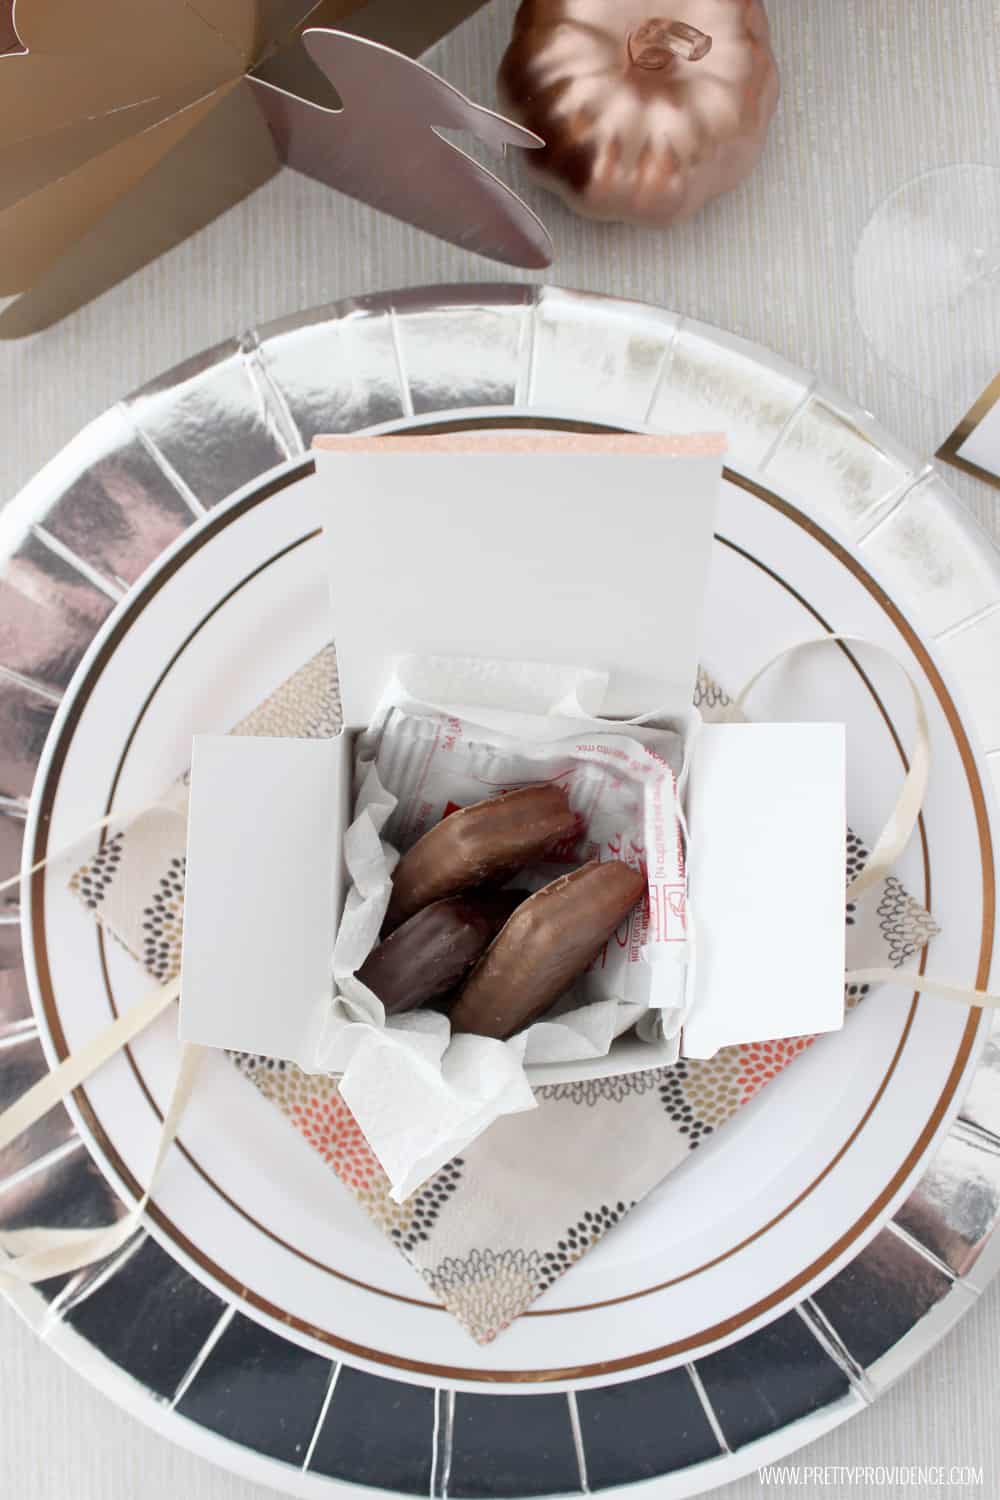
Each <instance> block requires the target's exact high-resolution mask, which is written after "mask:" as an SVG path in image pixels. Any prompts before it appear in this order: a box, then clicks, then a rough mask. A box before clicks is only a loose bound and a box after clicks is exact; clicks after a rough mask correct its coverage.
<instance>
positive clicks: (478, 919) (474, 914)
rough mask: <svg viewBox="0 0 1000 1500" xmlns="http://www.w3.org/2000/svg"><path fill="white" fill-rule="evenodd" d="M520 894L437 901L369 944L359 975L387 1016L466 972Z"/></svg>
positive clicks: (424, 998)
mask: <svg viewBox="0 0 1000 1500" xmlns="http://www.w3.org/2000/svg"><path fill="white" fill-rule="evenodd" d="M524 898H525V892H524V891H495V890H489V891H470V892H469V894H468V895H464V896H449V897H447V898H446V899H445V900H443V901H435V902H433V903H432V904H431V905H430V906H425V907H424V908H423V910H422V911H418V912H417V913H416V915H415V916H412V917H410V919H409V921H407V922H404V923H403V925H402V926H401V927H397V928H396V931H395V932H394V933H393V934H392V935H391V936H390V937H387V938H386V939H385V940H384V941H383V942H381V943H379V945H378V947H377V948H373V949H372V951H371V953H370V954H369V955H368V957H367V958H366V959H365V961H364V963H363V964H362V965H361V968H360V969H359V970H358V978H359V979H360V980H361V982H362V983H363V984H366V985H367V986H368V988H369V989H370V990H373V991H374V993H375V994H376V995H377V996H378V997H379V999H380V1000H381V1002H382V1004H383V1005H384V1006H385V1009H386V1013H387V1014H388V1015H390V1016H392V1015H398V1014H399V1013H400V1012H401V1011H404V1010H413V1008H414V1006H417V1005H423V1004H424V1003H425V1002H426V1001H428V1000H434V999H436V998H437V997H438V996H439V995H444V994H446V993H447V991H448V990H450V989H452V988H453V986H455V985H456V984H458V983H459V981H460V980H461V979H462V978H463V976H464V975H465V974H467V973H468V971H469V970H470V969H471V968H472V965H473V964H474V963H475V962H476V960H477V959H478V958H480V957H481V956H482V954H483V953H484V952H485V951H486V949H487V948H488V947H489V945H490V943H491V942H492V941H493V939H494V938H495V937H496V935H497V933H498V932H499V931H500V929H501V927H502V926H503V924H504V923H505V922H506V920H507V918H508V917H509V916H510V914H511V912H512V911H514V909H515V908H516V907H517V906H518V905H519V904H520V903H521V902H522V901H523V900H524Z"/></svg>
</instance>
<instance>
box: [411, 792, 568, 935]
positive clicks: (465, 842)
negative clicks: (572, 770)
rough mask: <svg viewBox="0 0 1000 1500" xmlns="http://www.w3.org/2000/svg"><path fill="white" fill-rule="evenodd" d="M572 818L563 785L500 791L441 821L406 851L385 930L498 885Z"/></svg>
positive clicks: (564, 833)
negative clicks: (449, 899) (463, 894)
mask: <svg viewBox="0 0 1000 1500" xmlns="http://www.w3.org/2000/svg"><path fill="white" fill-rule="evenodd" d="M575 828H576V816H575V814H574V813H573V811H572V809H571V808H570V805H569V799H568V797H567V796H566V793H565V791H564V790H563V788H562V787H561V786H529V787H523V788H522V789H521V790H520V791H517V792H503V793H502V794H501V795H500V796H499V797H488V798H487V799H486V801H485V802H475V803H473V804H472V806H471V807H463V808H460V809H459V811H458V812H453V813H452V814H451V815H450V817H447V818H443V819H442V820H441V822H440V823H438V824H436V825H435V827H433V828H431V829H429V830H428V832H427V833H425V834H424V836H423V838H421V839H418V840H417V842H416V843H415V844H414V845H413V848H412V849H409V850H407V852H406V853H405V854H404V855H403V857H402V859H401V860H400V861H399V864H398V865H397V866H396V869H395V872H394V873H393V877H392V899H391V900H390V902H389V910H388V911H387V912H386V917H385V927H384V928H383V931H385V932H391V931H392V930H393V928H394V927H398V926H399V924H400V922H405V921H406V918H407V917H410V916H412V915H413V913H414V912H417V911H420V909H421V907H424V906H429V905H430V904H431V902H432V901H440V900H442V898H443V897H445V896H454V895H457V894H458V892H459V891H466V890H469V889H470V887H472V886H477V885H486V884H491V885H502V884H503V883H504V881H505V880H509V879H510V878H511V876H512V875H516V874H517V872H518V870H520V869H522V868H523V866H524V865H528V864H531V863H532V862H533V861H534V860H537V859H540V858H541V856H542V855H543V854H544V853H545V851H546V850H547V849H549V848H551V847H552V845H553V844H558V843H559V842H560V841H561V840H562V839H566V838H569V837H570V835H571V834H572V833H573V832H574V830H575Z"/></svg>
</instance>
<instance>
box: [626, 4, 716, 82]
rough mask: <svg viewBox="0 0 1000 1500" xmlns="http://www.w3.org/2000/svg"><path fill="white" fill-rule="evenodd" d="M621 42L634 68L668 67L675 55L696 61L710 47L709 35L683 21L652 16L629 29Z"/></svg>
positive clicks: (671, 64) (685, 60) (688, 60)
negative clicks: (634, 27)
mask: <svg viewBox="0 0 1000 1500" xmlns="http://www.w3.org/2000/svg"><path fill="white" fill-rule="evenodd" d="M625 45H626V46H627V47H628V55H629V58H630V60H631V61H632V62H633V63H634V64H635V66H636V67H637V68H649V69H655V68H669V67H672V66H673V64H674V62H675V60H676V59H677V58H682V59H683V61H684V62H700V61H701V59H702V58H703V57H705V56H706V55H707V53H708V52H710V51H711V47H712V38H711V37H710V36H708V35H707V34H706V33H705V32H704V31H699V30H698V28H697V27H696V26H689V25H688V24H687V22H686V21H665V20H663V19H662V18H661V17H660V16H652V17H651V18H650V19H649V20H648V21H643V23H642V25H641V26H637V27H636V29H635V30H634V31H630V32H629V34H628V36H627V38H626V42H625Z"/></svg>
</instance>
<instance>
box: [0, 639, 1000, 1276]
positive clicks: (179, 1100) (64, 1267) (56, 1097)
mask: <svg viewBox="0 0 1000 1500" xmlns="http://www.w3.org/2000/svg"><path fill="white" fill-rule="evenodd" d="M846 641H851V642H854V643H856V644H859V645H863V646H865V647H867V648H868V649H871V650H875V651H878V652H879V653H880V654H882V655H884V656H886V657H887V658H888V659H889V661H891V662H892V664H893V665H894V666H896V667H897V668H898V669H899V670H900V671H901V672H902V673H903V674H904V676H905V677H906V680H907V683H908V684H909V687H910V690H911V692H912V694H913V702H914V708H915V711H916V725H917V736H916V744H915V746H914V749H913V752H912V755H911V758H910V767H909V770H908V771H907V773H906V776H905V778H904V780H903V786H902V789H901V791H900V794H899V797H898V798H897V800H896V805H895V806H894V808H893V810H892V812H891V813H890V815H889V819H888V821H887V823H886V825H885V827H884V828H883V830H882V832H881V834H880V835H879V838H878V839H877V841H876V843H875V847H874V849H873V850H872V853H871V855H870V857H869V860H868V863H867V864H866V865H865V867H864V869H863V870H862V871H861V873H860V875H858V876H857V877H856V879H854V880H853V881H851V883H850V885H849V886H848V887H847V899H848V900H852V899H853V898H854V897H855V896H857V895H859V894H860V892H862V891H864V890H866V889H868V887H870V886H872V885H875V884H876V883H877V882H878V881H879V880H880V879H881V878H882V877H883V876H884V875H885V874H886V872H887V871H888V870H889V869H890V868H891V866H892V865H893V864H894V863H895V861H896V859H897V858H898V856H899V855H900V854H901V853H902V851H903V849H904V848H905V847H906V844H907V842H908V840H909V838H910V835H911V834H912V832H913V829H914V828H915V826H916V823H917V819H918V817H919V816H920V808H921V806H922V804H923V799H924V793H925V791H926V788H927V779H928V774H929V770H930V731H929V726H928V722H927V715H926V712H925V710H924V705H923V700H922V699H921V697H920V691H919V689H918V687H917V685H916V682H915V681H914V679H913V677H912V676H911V675H910V673H909V672H908V671H907V669H906V668H905V667H904V666H903V664H902V662H901V661H900V660H899V658H898V657H897V656H895V655H894V653H893V652H891V651H889V650H888V649H887V648H886V647H884V646H879V645H878V644H877V643H875V642H874V641H866V640H865V639H864V637H862V636H856V635H824V636H817V637H813V638H811V639H809V640H805V641H799V642H797V643H796V644H795V645H792V646H786V647H785V648H784V650H782V651H780V652H778V653H777V655H776V656H773V657H772V658H771V660H770V661H767V662H765V663H764V665H763V666H762V667H761V668H760V670H759V671H757V672H755V673H754V675H753V676H752V677H751V678H750V680H749V682H747V683H746V685H745V686H744V687H743V689H742V691H741V692H740V693H739V694H738V695H737V697H736V698H735V699H734V700H733V701H734V707H735V708H736V709H737V710H741V709H742V705H743V703H744V702H745V700H746V698H747V696H748V695H749V693H750V692H751V690H752V689H753V688H754V687H755V686H756V684H757V683H758V682H759V681H760V679H761V677H763V676H764V674H765V673H766V672H768V671H770V669H771V668H772V667H773V666H775V665H777V663H778V662H779V661H781V660H782V659H783V658H784V657H786V656H791V655H793V654H794V653H795V652H798V651H802V650H804V649H805V648H806V647H809V646H817V645H824V644H829V643H830V642H846ZM119 818H120V815H116V816H115V821H118V819H119ZM111 821H112V818H111V817H108V818H105V819H103V820H102V822H101V823H99V824H96V825H95V827H94V828H93V829H91V830H88V832H96V831H97V830H98V829H99V828H102V827H105V826H106V825H107V824H108V823H109V822H111ZM85 836H86V835H84V837H85ZM45 863H46V861H45V860H41V861H39V863H38V864H37V865H35V866H33V870H37V869H40V868H41V867H42V865H44V864H45ZM20 878H21V877H20V876H15V877H13V880H12V881H5V882H2V883H0V890H2V889H3V888H4V886H5V885H10V884H13V883H16V881H17V880H18V879H20ZM844 980H845V983H847V984H880V983H884V984H903V985H905V986H906V987H907V988H908V989H912V990H916V991H919V992H921V993H928V994H933V995H939V996H941V997H942V998H944V999H946V1000H953V1001H957V1002H959V1003H960V1004H963V1005H966V1006H973V1007H984V1008H991V1009H995V1008H998V1007H1000V994H992V993H989V992H988V991H985V990H972V989H969V988H968V987H967V986H965V985H959V984H952V983H949V982H948V981H945V980H938V979H932V978H928V976H926V975H923V974H914V973H910V972H907V971H906V970H900V969H892V968H874V969H849V970H848V971H847V972H846V974H845V975H844ZM179 994H180V980H179V979H175V980H173V981H172V982H171V983H170V984H168V985H165V986H162V987H158V988H157V989H156V990H154V991H153V992H152V993H151V994H149V995H147V996H146V998H145V999H144V1000H141V1001H140V1002H139V1004H138V1005H136V1006H133V1007H132V1009H131V1010H129V1011H127V1012H126V1013H125V1015H123V1016H120V1017H119V1018H118V1019H117V1020H116V1021H114V1022H113V1023H112V1025H110V1026H109V1027H107V1029H106V1030H105V1031H103V1032H101V1033H100V1035H99V1036H96V1037H94V1038H93V1040H92V1041H90V1042H88V1043H87V1044H86V1045H85V1046H84V1047H82V1048H81V1049H80V1050H79V1052H76V1053H74V1054H73V1055H72V1056H70V1057H67V1058H66V1059H65V1060H64V1061H63V1062H61V1063H60V1064H59V1065H58V1067H56V1068H54V1069H53V1070H52V1072H51V1073H49V1074H48V1075H47V1076H46V1077H45V1078H43V1079H41V1080H40V1081H39V1082H38V1083H36V1084H35V1085H34V1087H33V1088H30V1089H29V1090H28V1092H27V1093H26V1094H24V1095H23V1096H22V1098H20V1099H19V1100H18V1101H17V1103H16V1104H13V1105H11V1107H10V1108H9V1109H8V1110H6V1111H5V1112H4V1114H2V1115H0V1150H2V1149H3V1147H4V1146H7V1145H9V1144H10V1142H11V1141H12V1140H14V1138H15V1137H16V1136H17V1135H19V1134H20V1132H21V1131H23V1130H27V1129H28V1127H29V1126H30V1125H33V1124H34V1123H35V1122H36V1121H37V1120H40V1119H41V1118H42V1116H43V1115H44V1114H46V1113H47V1112H48V1110H50V1109H51V1108H52V1107H53V1106H54V1105H55V1104H57V1103H59V1102H60V1100H62V1099H65V1098H66V1096H67V1095H68V1094H71V1093H72V1092H73V1090H74V1089H75V1088H77V1087H78V1085H79V1084H81V1083H82V1082H83V1081H84V1079H86V1078H89V1077H90V1076H91V1074H92V1073H95V1072H96V1071H97V1070H98V1068H100V1067H101V1066H102V1065H103V1064H104V1063H105V1062H108V1061H109V1060H110V1059H111V1058H112V1057H114V1056H115V1054H116V1053H117V1052H119V1051H120V1050H121V1048H122V1047H125V1046H127V1045H128V1043H129V1042H130V1041H132V1040H133V1039H134V1038H135V1037H137V1036H138V1035H139V1034H140V1033H141V1032H142V1031H144V1030H145V1029H146V1028H147V1027H148V1026H150V1025H151V1024H152V1023H153V1021H155V1020H156V1018H157V1017H158V1016H160V1015H162V1014H163V1012H164V1011H165V1010H166V1009H167V1008H168V1006H170V1005H171V1004H172V1003H173V1001H174V1000H176V999H177V997H178V995H179ZM204 1050H205V1049H204V1048H202V1047H195V1046H192V1045H190V1044H186V1045H185V1046H184V1047H183V1048H182V1050H181V1062H180V1067H179V1069H178V1074H177V1078H176V1081H175V1083H174V1088H173V1093H172V1095H171V1099H170V1104H169V1106H168V1108H167V1113H166V1115H165V1117H164V1121H163V1128H162V1130H161V1132H160V1139H159V1143H158V1145H157V1149H156V1155H155V1158H154V1161H153V1168H152V1172H151V1173H150V1178H149V1183H148V1185H147V1187H146V1190H145V1192H144V1193H143V1195H142V1197H141V1198H140V1199H139V1200H138V1202H137V1203H136V1204H135V1205H134V1207H133V1208H132V1209H130V1211H129V1212H128V1213H127V1214H126V1215H125V1217H124V1218H122V1219H120V1220H119V1221H118V1222H117V1223H116V1224H113V1225H111V1226H109V1227H108V1228H107V1229H97V1230H89V1229H76V1230H51V1229H26V1230H19V1231H15V1232H13V1233H9V1234H5V1235H3V1236H2V1238H0V1245H2V1246H3V1248H4V1249H5V1250H7V1251H8V1253H9V1254H10V1255H12V1256H13V1257H14V1258H13V1259H11V1260H8V1261H6V1262H0V1286H6V1287H9V1288H12V1287H14V1286H17V1285H25V1284H30V1283H32V1282H36V1281H44V1280H45V1279H46V1278H47V1277H49V1276H58V1275H64V1274H66V1273H67V1272H70V1271H76V1270H80V1269H82V1268H83V1267H85V1266H88V1265H92V1264H93V1263H94V1262H95V1261H97V1260H102V1259H104V1258H105V1257H106V1256H108V1255H111V1254H113V1253H114V1252H115V1251H116V1250H118V1249H120V1248H121V1246H122V1245H124V1244H125V1243H126V1241H127V1240H128V1239H129V1237H130V1236H131V1234H132V1233H133V1231H134V1230H135V1229H136V1228H137V1227H138V1225H139V1223H140V1222H141V1220H142V1217H143V1215H144V1213H145V1211H146V1208H147V1207H148V1205H149V1202H150V1199H151V1197H152V1194H153V1191H154V1189H155V1187H156V1185H157V1182H158V1180H159V1177H160V1173H161V1171H162V1169H163V1165H164V1162H165V1161H166V1159H167V1156H168V1154H169V1152H170V1148H171V1146H172V1145H173V1143H174V1141H175V1140H176V1137H177V1131H178V1127H179V1125H180V1120H181V1116H182V1114H183V1112H184V1109H185V1106H186V1105H187V1102H188V1099H189V1098H190V1096H191V1091H192V1089H193V1087H194V1083H195V1078H196V1075H197V1071H198V1066H199V1064H200V1062H201V1059H202V1056H203V1054H204Z"/></svg>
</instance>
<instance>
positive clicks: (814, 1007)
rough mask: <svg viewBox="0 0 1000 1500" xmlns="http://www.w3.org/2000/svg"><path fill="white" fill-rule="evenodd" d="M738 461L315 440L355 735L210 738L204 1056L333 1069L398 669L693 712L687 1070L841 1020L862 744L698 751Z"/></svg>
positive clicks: (787, 735)
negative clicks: (715, 557) (343, 948)
mask: <svg viewBox="0 0 1000 1500" xmlns="http://www.w3.org/2000/svg"><path fill="white" fill-rule="evenodd" d="M723 448H724V443H723V441H722V440H721V439H719V438H716V437H713V436H708V437H691V438H662V437H639V436H625V435H621V436H617V435H608V436H603V435H595V436H582V435H577V434H562V433H552V432H530V433H528V432H520V433H501V432H494V433H477V434H467V435H455V436H448V437H424V438H420V437H413V436H405V437H404V436H400V437H383V438H376V439H363V438H360V439H350V438H337V439H320V440H319V442H318V444H317V451H316V464H317V472H318V476H319V479H320V481H321V482H322V485H323V488H324V510H325V512H326V513H325V514H324V533H325V536H326V538H327V541H328V556H329V558H330V572H331V578H330V587H331V620H332V628H331V634H332V635H333V637H334V640H335V642H336V646H337V656H338V664H339V675H340V688H341V696H342V702H343V709H344V723H345V726H346V727H345V730H344V731H343V732H342V733H341V734H340V735H338V736H337V737H336V738H335V739H332V740H320V741H317V740H301V741H295V740H282V739H256V740H255V739H245V738H236V737H234V738H228V737H218V736H216V737H212V736H209V737H204V738H198V739H196V741H195V747H194V755H193V762H192V788H191V810H190V824H189V836H188V874H187V891H186V899H185V924H184V952H183V970H182V1003H181V1034H182V1036H183V1037H184V1038H185V1039H186V1040H189V1041H195V1042H200V1043H203V1044H205V1045H209V1046H216V1047H228V1048H234V1049H238V1050H241V1051H248V1052H254V1053H261V1054H264V1055H267V1056H273V1057H279V1058H286V1059H289V1060H292V1061H295V1062H297V1063H299V1064H300V1065H301V1066H303V1067H305V1068H306V1069H307V1070H308V1069H314V1068H315V1065H316V1055H317V1053H316V1048H317V1044H318V1040H319V1038H320V1036H321V1034H322V1031H323V1026H324V1018H325V1016H326V1014H327V1012H328V1011H329V1008H330V1006H331V1002H332V980H331V956H332V950H333V943H334V939H335V935H336V931H337V926H338V922H339V918H340V913H341V911H342V908H343V903H344V898H345V894H346V885H345V873H344V865H343V857H342V842H343V834H344V830H345V829H346V827H347V825H348V824H349V823H350V821H351V817H352V805H351V796H352V794H351V780H352V762H353V746H354V736H355V733H356V732H357V731H358V730H359V729H362V728H364V727H365V726H367V724H368V723H369V721H370V720H371V718H372V715H373V712H374V710H375V708H376V705H377V704H378V703H379V700H380V698H381V696H382V694H383V690H384V688H385V685H386V683H387V681H388V680H389V679H390V677H391V674H392V671H393V665H394V662H396V661H397V660H398V659H399V658H400V657H401V656H417V657H424V656H427V657H440V656H455V655H460V656H463V657H470V656H474V657H482V658H487V659H500V660H503V661H505V662H527V663H532V662H544V663H551V664H555V665H558V666H561V667H565V668H578V669H592V670H593V671H595V672H598V673H603V674H606V675H607V686H606V692H605V698H604V701H603V703H602V704H601V705H600V707H599V709H596V710H595V712H599V713H600V714H601V715H603V716H606V717H609V718H612V719H619V720H620V719H622V718H631V717H637V716H639V715H643V714H647V713H650V712H653V711H657V712H658V714H660V715H662V714H669V715H670V716H672V717H673V718H675V719H676V722H677V724H678V726H679V727H681V728H682V729H684V730H685V733H686V734H687V735H688V737H689V743H690V745H691V751H690V774H689V778H688V784H687V791H686V797H685V805H686V811H687V821H688V825H689V830H690V840H689V844H688V851H687V853H688V857H687V876H688V890H689V917H690V918H691V920H692V922H693V938H694V942H693V953H694V962H693V964H692V965H691V972H690V974H689V984H690V986H691V991H690V1012H689V1015H688V1019H687V1022H686V1025H685V1028H684V1032H683V1035H682V1038H681V1051H682V1052H683V1053H684V1054H685V1055H688V1056H692V1057H708V1056H711V1055H712V1054H713V1053H714V1052H715V1051H717V1050H718V1048H719V1047H722V1046H726V1045H729V1044H731V1043H735V1042H749V1041H759V1040H767V1039H772V1038H776V1037H785V1036H796V1035H803V1034H807V1033H815V1032H823V1031H829V1030H833V1029H836V1028H837V1027H838V1026H840V1025H841V1023H842V1019H843V975H844V886H845V810H844V732H843V726H842V725H840V724H705V725H701V726H700V729H699V731H698V733H697V734H695V735H692V733H691V731H692V726H693V725H694V723H695V720H696V716H695V715H694V714H693V710H692V709H691V699H692V692H693V688H694V683H695V677H696V673H697V666H698V644H699V624H700V618H701V613H702V606H703V600H704V597H705V591H706V582H707V575H708V568H709V563H710V556H711V548H712V535H713V523H714V518H715V512H716V502H717V495H718V488H719V480H720V472H721V462H722V452H723ZM461 707H462V708H463V710H464V711H466V712H467V713H468V714H469V715H470V716H471V715H472V714H473V712H474V710H475V709H476V708H477V705H466V704H463V705H461ZM479 707H481V708H482V709H483V714H482V715H480V721H482V718H483V717H484V716H486V717H487V721H488V722H494V723H497V724H503V723H505V722H506V720H505V715H506V714H510V713H514V712H516V714H517V715H518V716H519V720H520V722H522V723H523V720H524V714H525V710H526V708H527V710H528V712H529V714H530V709H531V704H530V700H529V701H528V702H527V704H526V703H525V702H524V701H522V700H521V699H519V700H518V701H517V702H515V703H511V704H505V703H503V702H496V701H494V702H492V703H490V704H489V705H479ZM487 709H488V715H486V710H487ZM608 727H609V729H611V728H618V727H622V726H616V725H609V726H608ZM624 732H627V731H624ZM689 935H690V934H689ZM689 946H690V945H689ZM676 1055H677V1050H676V1044H674V1045H673V1046H668V1045H665V1044H663V1045H661V1044H649V1043H643V1042H640V1041H637V1040H634V1039H632V1038H630V1037H627V1036H626V1037H623V1038H621V1039H619V1040H618V1041H616V1042H615V1043H614V1044H613V1046H612V1048H611V1051H610V1053H609V1055H608V1056H607V1057H603V1058H598V1059H592V1060H589V1061H585V1062H577V1063H559V1064H547V1065H544V1066H532V1065H530V1064H529V1066H528V1075H529V1078H530V1081H531V1083H532V1084H537V1083H543V1082H552V1081H562V1080H569V1079H582V1078H592V1077H596V1076H601V1075H606V1074H613V1073H622V1072H630V1071H634V1070H637V1069H643V1068H650V1067H657V1066H662V1065H663V1064H664V1063H665V1062H668V1061H672V1060H673V1059H674V1057H675V1056H676Z"/></svg>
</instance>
